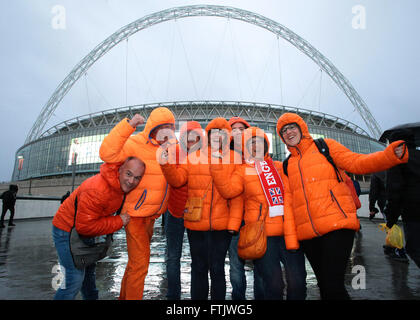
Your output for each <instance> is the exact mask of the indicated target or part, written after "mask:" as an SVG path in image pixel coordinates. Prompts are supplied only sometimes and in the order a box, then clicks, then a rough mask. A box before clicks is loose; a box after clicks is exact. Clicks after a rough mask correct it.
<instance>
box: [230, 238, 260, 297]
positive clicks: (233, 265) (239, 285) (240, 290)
mask: <svg viewBox="0 0 420 320" xmlns="http://www.w3.org/2000/svg"><path fill="white" fill-rule="evenodd" d="M238 240H239V235H236V236H233V237H232V241H231V242H230V246H229V265H230V269H229V275H230V283H231V285H232V300H246V298H245V291H246V277H245V260H243V259H241V258H240V257H239V256H238ZM254 299H255V300H263V299H264V283H263V279H262V278H261V277H260V275H259V274H258V271H257V269H256V268H255V267H254Z"/></svg>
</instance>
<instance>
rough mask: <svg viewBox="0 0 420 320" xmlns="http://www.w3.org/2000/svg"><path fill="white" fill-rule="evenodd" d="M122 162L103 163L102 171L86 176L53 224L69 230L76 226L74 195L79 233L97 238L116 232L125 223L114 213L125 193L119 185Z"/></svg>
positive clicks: (61, 207)
mask: <svg viewBox="0 0 420 320" xmlns="http://www.w3.org/2000/svg"><path fill="white" fill-rule="evenodd" d="M120 166H121V163H119V164H108V163H104V164H102V165H101V168H100V173H99V174H97V175H95V176H93V177H90V178H88V179H86V180H85V181H84V182H83V183H82V184H81V185H80V186H79V187H78V188H77V189H76V190H74V192H73V193H72V194H71V195H70V196H69V197H68V198H67V199H66V200H65V201H64V202H63V203H62V204H61V206H60V208H58V211H57V213H56V214H55V215H54V218H53V220H52V224H53V225H54V226H55V227H56V228H58V229H61V230H64V231H66V232H70V230H71V228H72V227H73V225H74V213H75V198H76V197H77V215H76V230H77V232H78V233H80V234H82V235H84V236H89V237H96V236H100V235H105V234H109V233H114V232H115V231H117V230H119V229H121V228H122V226H123V222H122V219H121V218H120V217H119V216H112V214H113V213H115V212H116V211H118V209H119V208H120V207H121V204H122V201H123V198H124V192H123V191H122V190H121V187H120V180H119V173H118V169H119V167H120Z"/></svg>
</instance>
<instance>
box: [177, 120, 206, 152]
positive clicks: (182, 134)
mask: <svg viewBox="0 0 420 320" xmlns="http://www.w3.org/2000/svg"><path fill="white" fill-rule="evenodd" d="M188 131H194V132H196V133H197V134H198V135H199V136H200V142H199V144H200V143H201V144H203V143H204V135H203V128H201V125H200V124H199V123H198V122H197V121H188V122H186V123H184V124H183V125H182V127H181V129H180V130H179V144H180V146H181V147H182V148H183V149H184V151H187V140H186V139H187V133H188Z"/></svg>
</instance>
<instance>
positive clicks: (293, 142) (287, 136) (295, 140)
mask: <svg viewBox="0 0 420 320" xmlns="http://www.w3.org/2000/svg"><path fill="white" fill-rule="evenodd" d="M280 135H281V136H282V137H283V140H284V142H285V143H286V144H287V145H288V146H290V147H295V146H297V145H298V144H299V142H300V140H301V138H302V133H301V132H300V128H299V126H298V125H297V124H296V123H290V124H286V125H285V126H284V127H283V128H281V130H280Z"/></svg>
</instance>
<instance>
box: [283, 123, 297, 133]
mask: <svg viewBox="0 0 420 320" xmlns="http://www.w3.org/2000/svg"><path fill="white" fill-rule="evenodd" d="M297 128H298V126H297V124H295V123H292V124H288V125H286V126H284V127H283V128H282V129H281V130H280V133H281V134H282V135H283V134H285V133H286V132H287V130H296V129H297Z"/></svg>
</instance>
